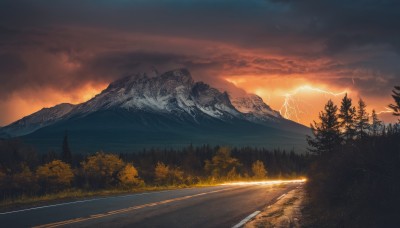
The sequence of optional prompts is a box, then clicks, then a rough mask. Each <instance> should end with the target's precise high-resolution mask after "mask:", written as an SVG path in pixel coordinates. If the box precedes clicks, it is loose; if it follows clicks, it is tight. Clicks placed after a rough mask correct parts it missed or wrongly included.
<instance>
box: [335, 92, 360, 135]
mask: <svg viewBox="0 0 400 228" xmlns="http://www.w3.org/2000/svg"><path fill="white" fill-rule="evenodd" d="M339 111H340V113H339V118H340V123H341V125H342V126H341V127H342V132H343V137H344V139H345V140H346V141H348V140H351V139H353V138H354V136H355V134H356V130H355V116H356V108H355V107H354V106H353V105H352V100H351V98H349V97H347V93H346V95H345V96H344V97H343V99H342V103H341V106H340V110H339Z"/></svg>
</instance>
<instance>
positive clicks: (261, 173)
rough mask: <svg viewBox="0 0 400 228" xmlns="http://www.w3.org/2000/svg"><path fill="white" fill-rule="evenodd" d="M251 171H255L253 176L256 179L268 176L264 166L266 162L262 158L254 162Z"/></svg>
mask: <svg viewBox="0 0 400 228" xmlns="http://www.w3.org/2000/svg"><path fill="white" fill-rule="evenodd" d="M251 171H252V172H253V178H255V179H264V178H266V177H267V170H266V169H265V167H264V163H263V162H262V161H260V160H257V161H255V162H254V163H253V165H252V166H251Z"/></svg>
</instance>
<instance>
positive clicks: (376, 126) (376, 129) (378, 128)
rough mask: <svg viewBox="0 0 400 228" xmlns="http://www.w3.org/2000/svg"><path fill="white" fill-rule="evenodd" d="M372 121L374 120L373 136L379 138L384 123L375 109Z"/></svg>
mask: <svg viewBox="0 0 400 228" xmlns="http://www.w3.org/2000/svg"><path fill="white" fill-rule="evenodd" d="M371 119H372V124H371V134H372V135H373V136H377V135H378V134H379V132H380V131H381V128H382V121H381V120H379V118H378V115H377V114H376V112H375V109H373V110H372V114H371Z"/></svg>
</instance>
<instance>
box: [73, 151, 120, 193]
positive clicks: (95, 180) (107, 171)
mask: <svg viewBox="0 0 400 228" xmlns="http://www.w3.org/2000/svg"><path fill="white" fill-rule="evenodd" d="M81 165H82V169H83V173H84V175H85V177H86V180H87V183H88V184H89V185H90V186H91V187H93V188H99V187H109V186H113V185H116V184H117V183H118V182H119V180H118V173H119V172H120V171H121V170H122V169H123V168H124V167H125V163H124V162H123V161H122V160H121V159H120V158H119V157H118V156H117V155H115V154H105V153H103V152H98V153H96V154H94V155H92V156H89V157H88V158H87V159H86V161H84V162H82V163H81Z"/></svg>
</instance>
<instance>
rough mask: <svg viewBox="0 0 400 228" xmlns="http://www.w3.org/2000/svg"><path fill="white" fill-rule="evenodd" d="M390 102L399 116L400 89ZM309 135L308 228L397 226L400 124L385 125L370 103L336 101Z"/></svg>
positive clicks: (399, 200)
mask: <svg viewBox="0 0 400 228" xmlns="http://www.w3.org/2000/svg"><path fill="white" fill-rule="evenodd" d="M392 97H393V99H394V104H391V105H389V107H390V108H391V109H392V110H393V115H395V116H400V108H399V107H400V87H399V86H396V87H395V88H394V90H393V94H392ZM311 130H312V133H313V134H312V136H308V137H307V141H308V144H309V146H310V149H309V150H310V152H311V160H312V161H311V162H310V166H309V169H308V172H307V178H308V181H307V183H306V192H307V201H306V204H305V207H304V209H303V216H304V217H305V222H304V226H305V227H398V215H399V210H398V206H399V205H400V195H399V193H400V125H399V123H395V124H384V123H383V122H382V121H380V120H379V119H378V116H377V114H376V112H375V111H372V113H371V115H369V114H368V113H367V111H366V104H365V102H364V101H363V100H362V99H360V100H359V101H358V102H357V104H356V105H353V103H352V99H350V98H348V97H347V95H346V96H345V97H344V98H343V99H342V101H341V104H340V107H338V106H336V105H335V104H334V103H333V102H332V101H331V100H330V101H328V103H327V104H326V105H325V108H324V110H323V111H322V112H320V114H319V121H316V122H314V123H313V124H311Z"/></svg>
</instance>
